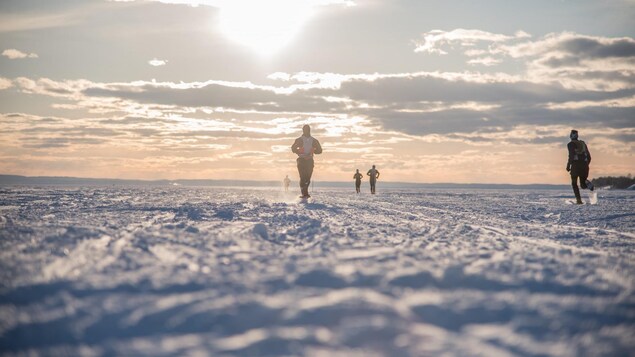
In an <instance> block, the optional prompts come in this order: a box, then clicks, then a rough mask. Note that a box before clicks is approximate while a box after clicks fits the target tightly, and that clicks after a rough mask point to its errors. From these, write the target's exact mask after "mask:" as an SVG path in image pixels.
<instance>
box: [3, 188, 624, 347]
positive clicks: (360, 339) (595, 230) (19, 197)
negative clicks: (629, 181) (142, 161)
mask: <svg viewBox="0 0 635 357" xmlns="http://www.w3.org/2000/svg"><path fill="white" fill-rule="evenodd" d="M351 186H352V185H351ZM571 196H572V193H570V192H563V191H538V190H535V191H529V190H526V191H515V190H500V191H496V190H458V189H457V190H438V189H437V190H435V189H430V190H390V191H382V190H381V186H379V187H378V195H375V196H371V195H369V194H367V193H363V194H361V195H359V196H358V195H355V193H354V188H353V187H351V189H350V190H343V189H328V190H327V189H318V190H317V192H315V193H314V199H315V201H314V202H311V203H308V204H299V203H298V202H297V199H296V198H295V197H296V193H295V192H294V193H293V194H288V195H285V194H284V193H281V192H279V190H278V189H277V188H272V189H229V188H227V189H220V188H204V187H198V188H187V187H155V188H144V187H115V186H113V187H99V186H95V187H83V188H72V187H66V188H64V187H13V186H5V187H2V188H0V244H1V246H0V351H1V352H2V353H3V354H5V355H26V354H30V353H36V354H44V355H67V354H71V355H86V356H92V355H96V356H100V355H153V356H157V355H216V356H223V355H250V356H251V355H309V356H322V355H324V356H337V355H341V356H355V355H360V356H373V355H377V356H420V355H441V354H443V355H448V356H453V355H456V356H465V355H474V356H511V355H521V356H525V355H527V356H530V355H554V356H585V355H586V356H604V355H631V354H632V351H633V350H635V295H634V294H633V288H634V287H635V279H634V276H635V259H634V258H635V220H634V219H633V218H634V217H635V209H634V208H635V195H634V194H633V193H632V192H617V191H601V192H600V193H599V196H600V198H599V202H598V203H597V204H596V205H584V206H577V205H569V204H567V203H566V202H567V200H570V198H571Z"/></svg>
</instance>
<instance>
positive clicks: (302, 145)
mask: <svg viewBox="0 0 635 357" xmlns="http://www.w3.org/2000/svg"><path fill="white" fill-rule="evenodd" d="M291 151H293V153H295V154H297V155H298V159H297V160H296V161H297V164H298V173H299V174H300V191H301V192H302V195H301V196H300V198H309V197H311V195H309V185H310V184H311V175H313V166H314V162H313V155H314V154H321V153H322V146H321V145H320V142H319V141H317V139H315V138H314V137H312V136H311V127H310V126H309V125H305V126H303V127H302V136H301V137H299V138H297V139H295V142H293V145H291Z"/></svg>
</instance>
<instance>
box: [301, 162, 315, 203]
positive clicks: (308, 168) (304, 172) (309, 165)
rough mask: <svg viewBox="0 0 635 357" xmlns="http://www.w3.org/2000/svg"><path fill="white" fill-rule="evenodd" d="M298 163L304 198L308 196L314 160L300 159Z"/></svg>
mask: <svg viewBox="0 0 635 357" xmlns="http://www.w3.org/2000/svg"><path fill="white" fill-rule="evenodd" d="M297 162H298V173H299V174H300V191H302V196H308V195H309V185H310V184H311V175H313V165H314V163H313V159H312V158H311V159H303V158H298V160H297Z"/></svg>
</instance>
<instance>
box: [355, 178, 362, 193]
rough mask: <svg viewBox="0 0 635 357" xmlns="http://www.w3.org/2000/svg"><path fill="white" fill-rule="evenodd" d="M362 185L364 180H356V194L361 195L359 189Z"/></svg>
mask: <svg viewBox="0 0 635 357" xmlns="http://www.w3.org/2000/svg"><path fill="white" fill-rule="evenodd" d="M361 185H362V180H356V181H355V192H357V193H359V191H360V190H359V188H360V186H361Z"/></svg>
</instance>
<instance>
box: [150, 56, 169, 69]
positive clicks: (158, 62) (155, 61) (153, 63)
mask: <svg viewBox="0 0 635 357" xmlns="http://www.w3.org/2000/svg"><path fill="white" fill-rule="evenodd" d="M167 63H168V61H167V60H160V59H157V58H156V57H155V58H153V59H151V60H149V61H148V64H149V65H151V66H154V67H158V66H165V65H166V64H167Z"/></svg>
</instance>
